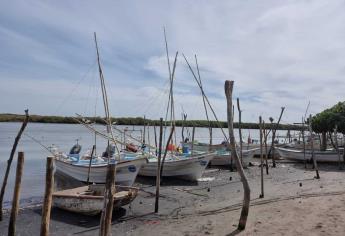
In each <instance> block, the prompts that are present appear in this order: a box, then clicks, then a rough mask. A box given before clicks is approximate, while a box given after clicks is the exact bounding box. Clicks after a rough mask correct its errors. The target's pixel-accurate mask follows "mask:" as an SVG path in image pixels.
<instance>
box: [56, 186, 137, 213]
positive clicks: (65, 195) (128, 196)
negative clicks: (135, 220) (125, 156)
mask: <svg viewBox="0 0 345 236" xmlns="http://www.w3.org/2000/svg"><path fill="white" fill-rule="evenodd" d="M104 186H105V185H104V184H93V185H89V186H83V187H78V188H72V189H66V190H62V191H57V192H55V193H54V194H53V204H54V206H55V207H58V208H60V209H63V210H66V211H70V212H74V213H79V214H84V215H97V214H99V213H101V211H102V209H103V204H104V190H105V189H104V188H105V187H104ZM137 194H138V188H134V187H124V186H116V193H115V195H114V209H118V208H120V207H121V206H124V205H127V204H129V203H131V202H132V201H133V200H134V199H135V198H136V196H137Z"/></svg>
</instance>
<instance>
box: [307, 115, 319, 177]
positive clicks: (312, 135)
mask: <svg viewBox="0 0 345 236" xmlns="http://www.w3.org/2000/svg"><path fill="white" fill-rule="evenodd" d="M309 132H310V139H311V140H310V145H311V158H312V159H313V163H314V168H315V171H316V176H315V178H317V179H320V175H319V169H318V168H317V161H316V157H315V153H314V134H313V131H312V129H311V115H310V116H309Z"/></svg>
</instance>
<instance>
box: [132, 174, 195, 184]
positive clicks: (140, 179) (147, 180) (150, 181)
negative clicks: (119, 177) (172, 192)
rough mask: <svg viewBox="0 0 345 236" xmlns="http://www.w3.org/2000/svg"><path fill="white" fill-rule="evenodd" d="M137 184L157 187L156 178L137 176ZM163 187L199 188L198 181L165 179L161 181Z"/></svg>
mask: <svg viewBox="0 0 345 236" xmlns="http://www.w3.org/2000/svg"><path fill="white" fill-rule="evenodd" d="M135 182H136V183H139V184H143V185H148V186H156V177H146V176H137V178H136V180H135ZM161 186H198V181H190V180H184V179H179V178H176V177H164V178H163V179H161Z"/></svg>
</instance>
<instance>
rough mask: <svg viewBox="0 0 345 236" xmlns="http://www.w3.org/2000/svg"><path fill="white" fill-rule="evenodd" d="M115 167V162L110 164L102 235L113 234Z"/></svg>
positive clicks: (102, 220)
mask: <svg viewBox="0 0 345 236" xmlns="http://www.w3.org/2000/svg"><path fill="white" fill-rule="evenodd" d="M115 168H116V165H115V164H108V168H107V177H106V184H105V191H104V205H103V210H102V216H101V223H100V225H101V227H100V229H99V235H100V236H108V235H111V218H112V215H113V208H114V194H115Z"/></svg>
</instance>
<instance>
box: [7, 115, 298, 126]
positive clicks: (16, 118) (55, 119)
mask: <svg viewBox="0 0 345 236" xmlns="http://www.w3.org/2000/svg"><path fill="white" fill-rule="evenodd" d="M24 117H25V116H24V115H17V114H0V122H21V121H23V120H24ZM85 119H87V120H89V121H90V122H96V123H98V124H105V118H103V117H85ZM29 121H30V122H37V123H64V124H77V123H78V122H77V121H76V118H74V117H67V116H66V117H64V116H39V115H30V120H29ZM111 121H112V123H114V122H116V125H144V122H145V124H146V125H156V126H159V120H150V119H146V120H144V118H143V117H122V118H111ZM183 123H184V126H185V127H192V126H195V127H208V126H209V122H208V121H207V120H186V121H183V120H177V121H176V126H182V124H183ZM210 123H211V126H212V127H213V128H220V127H222V128H227V127H228V124H227V122H225V121H221V122H219V123H218V122H216V121H211V122H210ZM164 124H165V123H164ZM274 124H275V123H267V124H266V128H268V129H270V128H271V125H274ZM167 125H170V122H168V123H167ZM234 127H235V128H238V123H236V122H235V123H234ZM241 127H242V129H259V124H257V123H242V124H241ZM278 129H281V130H282V129H283V130H300V129H301V126H297V125H282V124H279V127H278Z"/></svg>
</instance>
